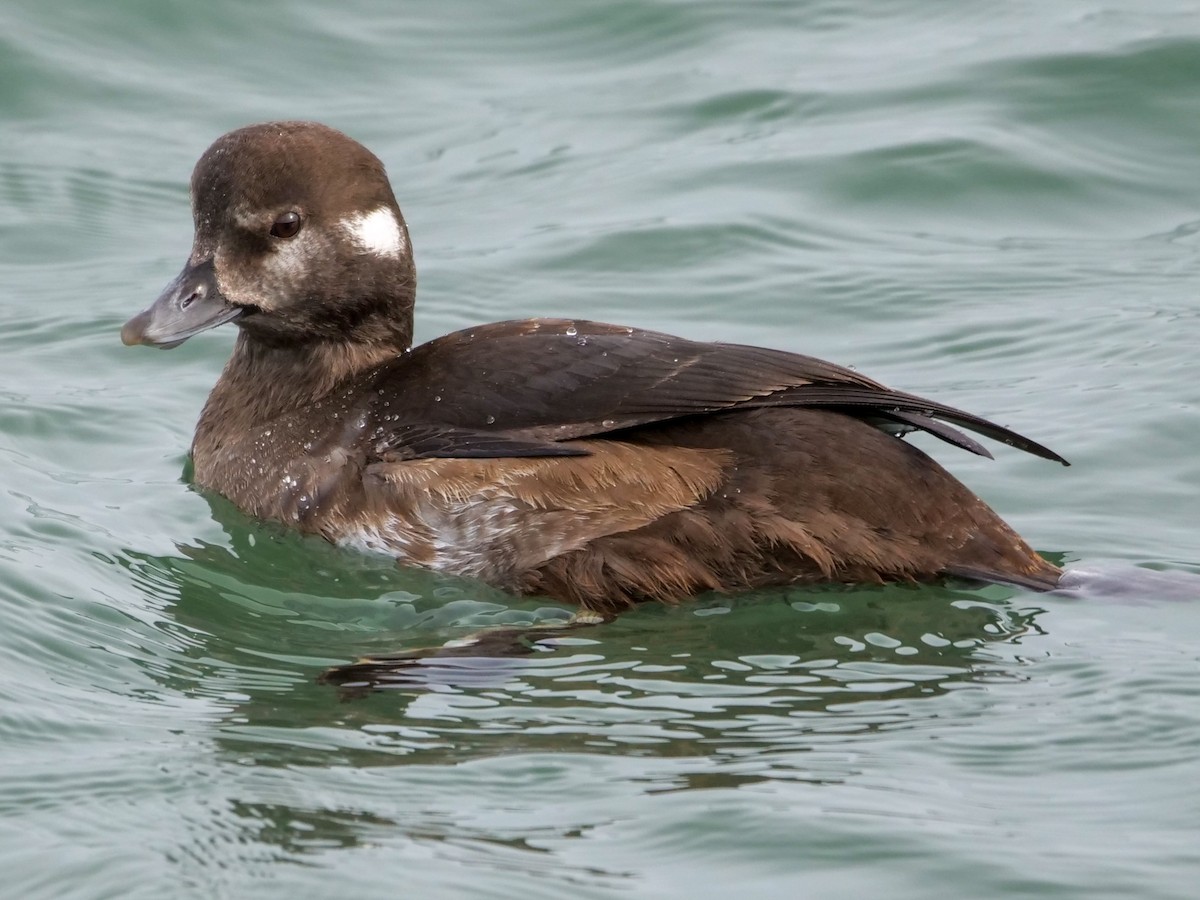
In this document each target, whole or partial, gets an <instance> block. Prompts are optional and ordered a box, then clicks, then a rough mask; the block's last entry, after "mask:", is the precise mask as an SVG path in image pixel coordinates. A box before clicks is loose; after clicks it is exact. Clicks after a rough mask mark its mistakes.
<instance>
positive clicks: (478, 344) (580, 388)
mask: <svg viewBox="0 0 1200 900" xmlns="http://www.w3.org/2000/svg"><path fill="white" fill-rule="evenodd" d="M370 388H371V389H370V391H369V392H368V393H367V396H370V397H371V398H372V400H371V405H372V407H373V408H372V418H373V419H374V420H375V421H377V422H379V421H387V420H389V419H390V420H393V421H396V420H397V418H398V416H397V413H396V410H403V421H404V422H414V423H439V424H442V425H446V426H452V427H456V428H461V429H467V430H471V431H476V432H487V433H495V432H501V433H503V434H504V435H505V436H506V437H507V438H510V439H512V440H517V441H529V442H533V443H541V442H554V441H563V440H571V439H574V438H581V437H587V436H591V435H597V434H604V433H608V432H612V431H619V430H622V429H626V428H632V427H636V426H639V425H646V424H650V423H653V422H661V421H666V420H669V419H674V418H681V417H685V416H694V415H702V414H706V413H715V412H720V411H724V410H734V409H754V408H761V407H769V406H816V407H825V408H829V409H833V410H836V411H838V412H842V413H845V414H848V415H853V416H856V417H858V418H862V419H864V420H867V421H871V422H875V423H877V424H879V423H880V422H881V420H882V421H885V422H890V423H895V424H898V425H900V426H901V427H902V428H917V429H920V430H923V431H927V432H929V433H931V434H933V435H934V436H936V437H938V438H941V439H942V440H945V441H948V442H949V443H951V444H954V445H955V446H959V447H962V448H963V449H966V450H969V451H971V452H973V453H982V455H985V456H986V455H989V454H988V453H987V451H986V450H984V449H983V447H982V446H980V445H979V444H978V443H977V442H975V441H974V440H972V439H971V438H969V437H967V436H966V435H964V434H962V433H961V432H960V431H958V430H957V429H955V428H953V427H951V426H950V425H947V424H944V423H946V422H948V423H952V424H953V425H956V426H959V427H961V428H965V429H968V430H970V431H974V432H977V433H979V434H983V435H985V436H987V437H991V438H994V439H996V440H999V441H1002V442H1004V443H1006V444H1009V445H1011V446H1013V447H1016V448H1018V449H1020V450H1025V451H1026V452H1029V453H1032V454H1034V455H1036V456H1041V457H1044V458H1046V459H1052V460H1056V461H1058V462H1061V463H1063V464H1064V465H1065V464H1066V460H1064V459H1063V458H1062V457H1060V456H1059V455H1058V454H1056V453H1054V452H1053V451H1052V450H1049V449H1048V448H1046V447H1044V446H1042V445H1041V444H1039V443H1037V442H1035V441H1032V440H1030V439H1028V438H1026V437H1024V436H1022V435H1020V434H1017V433H1016V432H1014V431H1011V430H1009V429H1007V428H1004V427H1002V426H1000V425H997V424H995V423H994V422H989V421H988V420H987V419H983V418H981V417H979V416H976V415H973V414H971V413H968V412H964V411H963V410H959V409H955V408H954V407H951V406H946V405H944V404H941V403H937V402H934V401H931V400H926V399H923V398H921V397H916V396H914V395H912V394H906V393H903V392H901V391H893V390H891V389H890V388H887V387H885V386H884V385H882V384H880V383H879V382H877V381H873V380H872V379H870V378H867V377H865V376H863V375H860V374H859V373H857V372H855V371H853V370H852V369H847V368H844V367H842V366H838V365H835V364H833V363H829V362H825V361H824V360H820V359H816V358H814V357H811V356H802V355H800V354H795V353H787V352H784V351H780V350H769V349H766V348H762V347H749V346H744V345H741V344H721V343H705V342H699V341H689V340H686V339H684V338H678V337H673V336H671V335H667V334H661V333H658V332H653V331H642V330H638V329H632V328H625V327H622V326H617V325H607V324H604V323H599V322H586V321H579V320H565V319H528V320H522V321H513V322H497V323H495V324H491V325H485V326H481V327H479V328H474V329H468V330H465V331H460V332H455V333H454V334H449V335H446V336H445V337H442V338H438V339H437V340H434V341H431V342H429V343H427V344H423V345H421V346H419V347H416V348H414V349H413V350H412V351H411V352H409V353H406V354H405V355H404V356H402V357H400V358H399V359H397V360H395V361H394V362H392V363H390V364H387V365H385V366H384V367H382V368H381V369H379V370H377V372H376V374H375V376H374V380H373V382H372V383H371V385H370ZM387 409H390V410H391V415H385V414H384V413H385V412H386V411H387ZM938 420H941V421H938ZM392 427H395V426H392ZM385 430H388V429H385Z"/></svg>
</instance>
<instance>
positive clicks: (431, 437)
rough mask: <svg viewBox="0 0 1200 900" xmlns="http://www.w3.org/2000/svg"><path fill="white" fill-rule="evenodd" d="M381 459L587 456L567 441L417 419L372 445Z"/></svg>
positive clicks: (392, 430) (393, 428) (388, 432)
mask: <svg viewBox="0 0 1200 900" xmlns="http://www.w3.org/2000/svg"><path fill="white" fill-rule="evenodd" d="M375 453H376V454H377V455H378V456H379V457H380V458H381V459H383V460H385V461H388V462H391V461H399V460H405V459H432V458H438V459H495V458H499V457H503V458H513V457H531V456H587V455H588V452H587V451H586V450H583V449H581V448H579V447H574V446H572V445H570V444H557V443H554V442H553V441H529V440H522V439H521V438H517V437H510V436H509V435H507V434H504V433H503V432H497V431H475V430H472V429H469V428H455V427H453V426H451V425H440V424H437V423H429V422H418V423H409V424H404V425H396V426H393V427H392V428H391V429H390V430H388V431H387V433H386V435H385V436H384V437H383V438H381V439H380V440H379V441H378V442H376V444H375Z"/></svg>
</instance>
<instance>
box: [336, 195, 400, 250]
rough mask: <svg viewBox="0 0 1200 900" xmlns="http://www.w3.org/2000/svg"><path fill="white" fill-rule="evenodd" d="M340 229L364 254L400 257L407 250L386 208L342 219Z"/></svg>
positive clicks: (391, 213)
mask: <svg viewBox="0 0 1200 900" xmlns="http://www.w3.org/2000/svg"><path fill="white" fill-rule="evenodd" d="M341 227H342V228H343V230H345V232H346V234H348V235H349V236H350V239H351V240H352V241H354V243H356V244H358V246H359V247H360V248H361V249H362V250H363V252H365V253H374V254H375V255H377V256H400V255H401V254H403V253H404V252H405V251H406V250H407V249H408V245H407V242H406V241H405V240H404V232H402V231H401V230H400V223H399V222H397V221H396V216H395V214H394V213H393V212H392V211H391V210H390V209H388V208H387V207H386V206H381V207H379V208H378V209H373V210H371V211H370V212H368V213H358V214H356V215H353V216H349V217H347V218H345V219H342V221H341Z"/></svg>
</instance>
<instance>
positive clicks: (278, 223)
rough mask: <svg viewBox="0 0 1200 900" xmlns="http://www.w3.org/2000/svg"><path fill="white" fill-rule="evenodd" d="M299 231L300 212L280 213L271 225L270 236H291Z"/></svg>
mask: <svg viewBox="0 0 1200 900" xmlns="http://www.w3.org/2000/svg"><path fill="white" fill-rule="evenodd" d="M299 233H300V213H298V212H285V213H282V214H281V215H280V216H279V218H278V219H276V220H275V223H274V224H273V225H272V226H271V236H272V237H277V238H293V237H295V236H296V235H297V234H299Z"/></svg>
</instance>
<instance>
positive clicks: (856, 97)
mask: <svg viewBox="0 0 1200 900" xmlns="http://www.w3.org/2000/svg"><path fill="white" fill-rule="evenodd" d="M283 117H303V118H313V119H319V120H322V121H325V122H327V123H329V124H331V125H334V126H336V127H339V128H342V129H343V130H345V131H348V132H349V133H350V134H352V135H354V136H355V137H357V138H359V139H360V140H363V141H364V142H365V143H367V144H368V145H369V146H370V147H371V148H372V149H373V150H375V151H376V153H378V155H379V156H380V157H381V158H382V159H383V160H384V161H385V163H386V164H387V165H388V168H389V171H390V172H391V175H392V177H393V181H394V183H395V187H396V193H397V196H398V197H399V199H400V202H401V205H402V206H403V208H404V209H405V212H406V215H407V217H408V221H409V224H410V227H411V229H412V233H413V241H414V244H415V247H416V251H417V259H418V267H419V269H420V272H421V291H420V306H419V317H418V337H419V338H421V339H426V338H429V337H432V336H435V335H437V334H440V333H443V332H445V331H447V330H450V329H454V328H458V327H463V326H466V325H468V324H471V323H476V322H480V321H486V320H492V319H500V318H513V317H518V316H527V315H563V316H587V317H591V318H597V319H602V320H608V321H617V322H622V323H631V324H637V325H641V326H645V327H650V328H658V329H662V330H666V331H671V332H675V333H679V334H684V335H687V336H690V337H697V338H711V339H726V340H737V341H742V342H748V343H760V344H769V345H772V346H777V347H783V348H787V349H792V350H797V351H802V352H807V353H812V354H816V355H820V356H824V357H826V358H829V359H833V360H836V361H838V362H842V363H847V364H851V365H855V366H858V367H860V368H861V369H862V370H864V371H865V372H867V373H869V374H871V375H873V376H875V377H878V378H880V379H883V380H885V381H888V382H891V383H893V384H895V385H897V386H898V387H902V388H905V389H908V390H912V391H916V392H919V393H926V394H928V395H930V396H934V397H937V398H938V399H939V400H942V401H945V402H948V403H951V404H954V405H956V406H961V407H965V408H967V409H971V410H974V411H977V412H979V413H982V414H984V415H988V416H990V417H992V418H994V419H996V420H998V421H1000V422H1003V423H1005V424H1008V425H1011V426H1013V427H1016V428H1018V429H1020V430H1022V431H1025V432H1027V433H1028V434H1030V435H1031V436H1033V437H1035V438H1036V439H1038V440H1040V441H1044V442H1045V443H1047V444H1048V445H1050V446H1051V447H1053V448H1055V449H1056V450H1058V451H1060V452H1062V453H1063V454H1064V455H1066V456H1067V457H1068V458H1069V459H1071V460H1072V462H1073V463H1074V465H1073V467H1072V468H1070V469H1062V468H1060V467H1057V466H1053V465H1051V464H1048V463H1045V462H1043V461H1039V460H1036V459H1033V458H1031V457H1026V456H1023V455H1020V454H1017V453H1014V452H1011V451H1005V449H1004V448H997V459H996V460H995V461H994V462H989V461H987V460H982V459H976V458H972V457H970V456H968V455H967V454H964V453H959V452H955V451H954V450H952V449H951V448H948V447H943V446H933V445H931V444H929V443H928V442H926V443H925V444H924V446H927V447H929V448H930V449H931V450H932V452H935V453H936V454H937V456H938V457H939V458H940V459H942V460H944V461H945V462H946V463H947V465H949V466H950V467H951V468H952V469H953V470H954V471H955V472H956V473H957V474H959V475H960V476H961V477H962V478H963V479H964V480H966V481H967V482H968V484H970V485H971V486H972V487H973V488H974V489H975V490H976V491H977V492H979V493H980V494H981V495H982V496H984V497H985V498H986V499H987V500H988V501H989V502H990V503H991V504H992V505H994V506H995V507H996V508H997V509H998V510H999V511H1000V512H1001V513H1002V514H1003V515H1005V516H1006V517H1007V518H1008V519H1009V520H1010V521H1011V522H1012V523H1013V524H1014V525H1015V526H1017V527H1018V528H1019V529H1020V530H1021V531H1022V533H1024V534H1025V535H1026V536H1027V537H1028V538H1029V539H1030V540H1031V541H1032V542H1033V543H1034V544H1035V545H1036V546H1038V547H1039V548H1041V549H1043V550H1044V551H1046V552H1048V553H1051V554H1054V555H1056V556H1055V558H1061V559H1064V560H1065V561H1066V564H1067V565H1068V567H1069V568H1070V569H1072V570H1073V571H1074V572H1076V573H1078V574H1077V575H1076V576H1075V577H1076V578H1077V579H1078V581H1079V582H1080V584H1081V585H1082V586H1081V587H1080V588H1079V589H1077V590H1074V591H1071V592H1068V593H1065V594H1061V595H1053V596H1037V595H1033V594H1027V593H1023V592H1020V591H1017V590H1014V589H1004V588H996V587H991V588H982V589H967V588H964V587H921V588H907V587H889V588H872V589H848V588H827V589H805V590H788V591H775V592H763V593H759V594H754V595H750V596H746V597H739V598H734V599H730V598H714V597H704V598H700V599H698V600H695V601H691V602H686V603H683V604H681V605H679V606H678V607H675V608H664V607H647V608H645V609H640V610H638V611H636V612H634V613H632V614H630V615H628V616H625V617H623V618H622V619H621V620H620V621H618V622H616V623H614V624H612V625H610V626H606V627H604V628H600V629H596V630H593V631H590V632H581V633H578V634H576V635H574V636H573V637H572V638H571V639H570V640H566V641H563V642H561V643H560V644H559V645H557V646H555V647H553V648H548V649H546V650H545V651H544V652H542V653H538V654H535V655H534V656H532V657H529V658H526V659H522V660H515V661H507V662H502V663H492V664H488V665H470V666H467V667H463V666H459V667H449V666H443V667H434V668H431V669H429V670H428V671H427V672H426V673H424V674H423V675H422V677H421V681H420V683H413V684H410V685H407V686H405V687H402V688H399V689H395V690H390V691H387V692H381V693H378V694H374V695H372V696H369V697H366V698H363V699H358V700H344V699H342V698H339V696H338V695H337V693H336V692H335V691H334V690H333V689H332V688H330V687H327V686H322V685H318V684H316V683H315V678H316V676H317V675H318V674H319V673H320V672H321V671H322V670H323V668H324V667H326V666H328V665H332V664H337V663H341V662H345V661H347V660H351V659H354V658H355V657H357V656H360V655H363V654H369V653H383V652H388V651H394V650H398V649H401V648H403V647H412V646H421V645H427V644H431V643H432V644H437V643H440V642H442V641H445V640H449V639H451V638H455V637H461V636H462V635H463V634H465V633H467V632H469V631H470V630H472V629H474V628H476V627H478V626H480V625H483V624H490V623H518V624H521V623H534V622H538V623H540V622H551V621H554V620H556V619H560V618H562V617H563V616H565V615H566V614H567V612H568V611H567V610H564V609H562V608H560V607H557V606H555V605H554V604H551V603H548V602H543V601H538V600H529V599H526V600H514V599H512V598H509V597H506V596H504V595H502V594H499V593H496V592H494V591H490V590H488V589H485V588H480V587H479V586H478V585H475V584H471V583H465V582H461V581H455V580H452V579H444V578H439V577H436V576H433V575H429V574H427V573H419V572H410V571H402V570H398V569H395V568H393V567H392V566H391V565H389V564H388V563H387V561H385V560H382V559H375V558H369V557H362V556H356V555H353V554H351V553H347V552H342V551H338V550H336V549H334V548H332V547H328V546H326V545H324V544H322V543H321V542H319V541H314V540H309V539H302V538H299V537H296V536H294V535H289V534H285V533H282V532H280V531H279V530H277V529H275V528H272V527H267V526H262V525H259V524H256V523H254V522H251V521H249V520H247V519H245V518H244V517H242V516H240V515H239V514H238V513H237V512H236V511H235V510H232V509H231V508H229V507H228V505H226V504H224V503H222V502H221V501H220V500H216V499H213V498H206V497H204V496H202V495H200V494H197V493H195V492H194V491H192V490H191V489H189V487H188V486H187V485H186V483H185V481H184V480H183V471H184V463H185V459H184V454H185V451H186V448H187V446H188V443H189V440H190V436H191V430H192V427H193V424H194V422H195V417H196V414H197V413H198V411H199V408H200V406H201V404H202V402H203V400H204V397H205V395H206V393H207V391H208V389H209V388H210V387H211V385H212V383H213V381H214V380H215V378H216V375H217V373H218V371H219V369H220V366H221V364H222V362H223V360H224V357H225V355H226V353H227V352H228V350H229V347H230V343H231V337H232V335H231V334H229V333H227V332H225V331H224V330H222V331H218V332H214V333H212V334H207V335H203V336H201V337H199V338H196V339H193V340H191V341H189V342H188V343H187V344H186V345H185V346H183V347H181V348H180V349H178V350H175V351H172V352H170V353H155V352H150V351H146V350H141V349H138V350H130V349H127V348H124V347H122V346H121V345H120V343H119V341H118V338H117V331H118V329H119V327H120V324H121V323H122V322H123V321H124V320H125V319H126V318H127V317H128V316H129V315H131V314H132V313H133V312H135V311H136V310H138V309H140V308H142V307H143V306H144V305H145V304H146V303H147V302H148V301H149V300H150V299H152V298H153V297H154V296H156V295H157V293H158V291H159V290H160V288H161V287H162V286H163V285H164V284H165V283H166V282H167V281H168V280H169V279H170V278H171V277H172V276H173V275H174V274H175V273H176V272H177V271H178V269H179V267H180V266H181V264H182V262H183V260H184V257H185V255H186V252H187V250H188V246H189V242H190V233H191V225H190V216H189V212H188V209H187V178H188V175H189V173H190V170H191V166H192V164H193V162H194V161H195V159H196V157H197V156H198V155H199V154H200V152H201V151H202V150H203V149H204V148H205V147H206V146H207V145H208V143H209V142H210V141H211V140H213V139H214V138H215V137H216V136H217V135H219V134H220V133H222V132H223V131H225V130H227V129H229V128H231V127H235V126H238V125H242V124H246V123H248V122H253V121H259V120H264V119H270V118H283ZM1198 232H1200V10H1198V9H1197V7H1196V5H1195V4H1194V3H1189V2H1184V0H1159V2H1133V0H1126V2H1124V3H1118V2H1108V3H1106V2H1102V0H1087V2H1078V0H1066V2H1062V3H1045V2H1036V3H1035V2H1012V3H1006V4H995V3H983V2H955V3H950V2H942V0H899V2H893V3H886V4H883V3H870V2H866V0H846V2H813V3H800V2H795V3H788V2H775V3H768V2H763V3H727V4H717V3H704V2H668V0H624V2H615V3H614V2H605V3H600V2H576V3H544V2H541V3H538V2H531V0H524V2H522V0H514V2H511V3H506V4H499V3H494V2H483V0H452V2H447V3H441V4H395V3H389V2H384V0H348V2H345V3H342V4H340V5H337V6H334V5H331V4H323V3H317V2H313V0H309V2H298V3H290V4H284V3H275V2H263V3H254V4H250V3H235V2H231V0H220V2H212V3H189V4H183V3H164V2H161V0H121V2H111V3H93V2H84V0H64V2H61V3H56V4H48V3H33V2H31V0H30V2H21V0H17V2H8V3H6V4H4V5H3V6H2V7H0V310H2V313H3V317H4V319H3V321H4V327H3V328H2V329H0V868H2V870H3V872H4V880H3V886H2V887H0V895H3V896H12V897H22V898H28V897H39V898H41V897H45V898H102V897H103V898H108V897H112V898H127V897H136V898H142V897H145V898H161V897H196V898H212V897H233V898H241V897H256V898H257V897H287V898H297V897H333V896H339V897H341V896H355V897H394V896H406V897H450V898H453V897H500V898H510V897H512V898H522V900H528V898H534V897H547V898H559V897H589V898H591V897H625V896H630V897H688V898H697V897H727V896H734V897H770V898H775V897H820V898H827V897H828V898H842V897H868V896H870V897H884V898H889V900H892V898H895V900H899V898H913V900H928V898H942V897H945V898H977V897H978V898H991V897H1006V898H1007V897H1022V898H1024V897H1055V898H1057V897H1072V898H1088V900H1091V898H1131V897H1136V898H1194V897H1196V896H1198V895H1200V887H1197V885H1198V884H1200V688H1198V687H1197V676H1198V675H1200V587H1197V584H1200V579H1198V578H1197V575H1200V551H1198V550H1197V540H1196V535H1197V530H1196V521H1197V509H1200V504H1198V502H1197V498H1198V496H1200V461H1198V460H1200V455H1198V454H1197V452H1196V446H1197V438H1198V437H1200V418H1198V412H1200V378H1198V377H1197V375H1198V374H1200V367H1198V364H1197V343H1198V336H1200V315H1198V311H1200V301H1198V300H1197V291H1198V290H1200V258H1198V256H1200V235H1198ZM1154 570H1158V571H1157V572H1156V571H1154Z"/></svg>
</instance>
